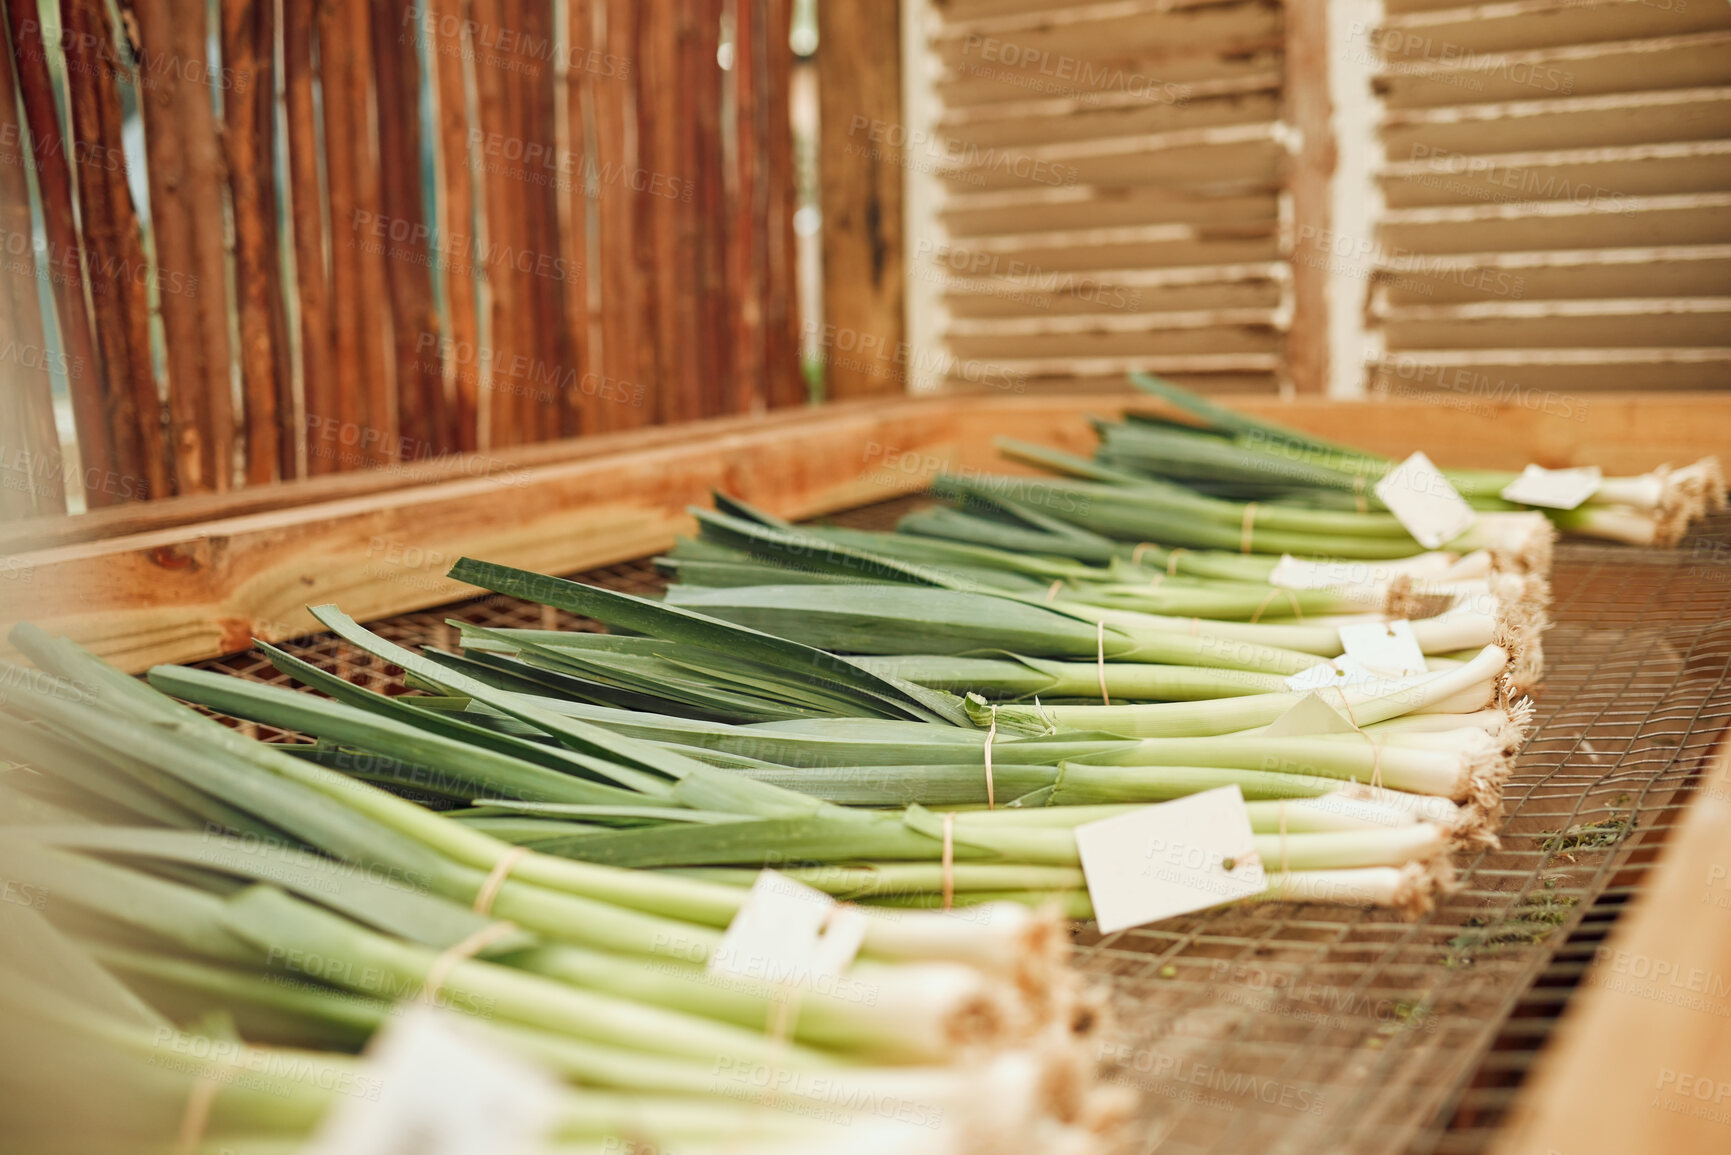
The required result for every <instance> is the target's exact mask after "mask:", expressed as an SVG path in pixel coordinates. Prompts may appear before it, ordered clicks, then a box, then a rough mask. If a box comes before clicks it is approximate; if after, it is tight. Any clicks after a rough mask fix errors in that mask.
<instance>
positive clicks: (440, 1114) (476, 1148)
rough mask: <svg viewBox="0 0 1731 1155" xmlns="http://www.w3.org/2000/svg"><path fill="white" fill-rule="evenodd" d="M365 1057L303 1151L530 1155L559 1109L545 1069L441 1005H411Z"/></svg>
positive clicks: (316, 1154) (324, 1154)
mask: <svg viewBox="0 0 1731 1155" xmlns="http://www.w3.org/2000/svg"><path fill="white" fill-rule="evenodd" d="M367 1057H368V1060H369V1061H368V1062H367V1063H366V1064H365V1065H363V1066H362V1067H361V1068H360V1069H359V1070H358V1071H356V1072H355V1075H354V1078H353V1081H352V1084H350V1085H349V1086H346V1087H345V1086H341V1085H339V1086H338V1087H337V1091H338V1095H337V1101H336V1106H335V1107H333V1108H332V1110H331V1112H330V1114H329V1115H327V1116H326V1117H325V1121H324V1123H323V1124H321V1125H320V1127H319V1131H318V1134H317V1135H316V1136H315V1137H314V1139H313V1142H312V1144H311V1146H309V1147H308V1148H307V1153H308V1155H530V1153H532V1152H539V1151H541V1150H543V1149H544V1147H545V1145H546V1142H547V1140H548V1138H549V1135H550V1132H551V1130H552V1127H553V1123H554V1120H555V1117H556V1116H557V1114H558V1112H559V1102H560V1099H561V1097H562V1095H563V1092H562V1091H561V1089H560V1087H559V1084H558V1082H557V1080H555V1079H554V1077H553V1076H552V1075H550V1074H549V1073H548V1072H546V1071H544V1070H542V1069H541V1068H540V1067H537V1066H534V1065H532V1064H530V1063H527V1062H525V1061H524V1060H522V1059H520V1058H518V1057H517V1056H516V1055H514V1054H512V1053H510V1052H509V1051H506V1050H504V1049H503V1048H502V1047H499V1046H497V1045H496V1044H495V1043H494V1042H493V1041H492V1040H491V1039H489V1038H487V1037H486V1036H485V1035H484V1034H483V1033H482V1032H481V1031H479V1030H477V1029H476V1028H475V1027H474V1026H473V1025H471V1024H469V1023H465V1022H463V1021H462V1020H461V1019H459V1018H458V1017H457V1016H456V1015H453V1014H451V1013H450V1012H447V1011H438V1010H434V1009H433V1008H432V1007H426V1006H416V1007H412V1008H410V1009H409V1010H407V1011H405V1012H404V1014H403V1015H402V1017H401V1018H399V1019H397V1020H395V1021H394V1022H391V1023H390V1024H388V1025H387V1026H386V1027H385V1028H384V1029H383V1030H382V1031H380V1032H379V1034H378V1036H377V1038H375V1039H374V1041H373V1042H372V1044H371V1045H370V1046H369V1047H368V1048H367Z"/></svg>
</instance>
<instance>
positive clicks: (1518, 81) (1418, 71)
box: [1376, 32, 1731, 108]
mask: <svg viewBox="0 0 1731 1155" xmlns="http://www.w3.org/2000/svg"><path fill="white" fill-rule="evenodd" d="M1727 49H1731V32H1695V33H1691V34H1689V35H1686V36H1663V37H1656V38H1651V39H1643V40H1619V41H1613V42H1610V43H1605V44H1571V45H1568V46H1566V47H1562V48H1541V49H1534V50H1531V51H1526V52H1493V53H1464V52H1456V53H1454V54H1452V55H1445V58H1444V59H1439V60H1426V61H1412V60H1402V61H1396V62H1392V63H1390V64H1389V65H1387V66H1386V67H1385V68H1384V69H1383V70H1382V71H1381V72H1380V73H1378V75H1377V80H1376V84H1377V88H1378V89H1379V90H1380V91H1381V92H1382V94H1383V96H1384V98H1385V99H1386V100H1387V101H1388V105H1389V107H1390V108H1429V107H1436V106H1439V105H1453V104H1461V103H1466V102H1478V101H1512V100H1532V99H1543V98H1545V97H1547V96H1591V95H1598V94H1602V93H1611V92H1632V91H1641V90H1643V89H1660V88H1702V87H1710V86H1718V85H1724V84H1728V83H1731V51H1727Z"/></svg>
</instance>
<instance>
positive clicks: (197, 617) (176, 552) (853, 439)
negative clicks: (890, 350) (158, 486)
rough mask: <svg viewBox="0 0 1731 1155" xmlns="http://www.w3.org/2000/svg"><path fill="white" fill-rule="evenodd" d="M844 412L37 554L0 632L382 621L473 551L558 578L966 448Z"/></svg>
mask: <svg viewBox="0 0 1731 1155" xmlns="http://www.w3.org/2000/svg"><path fill="white" fill-rule="evenodd" d="M838 408H839V409H840V411H839V412H830V413H825V414H824V415H823V416H822V417H821V418H817V419H813V418H811V417H810V416H808V415H805V414H801V415H800V416H801V417H805V418H806V422H805V424H804V427H803V428H802V429H801V430H800V433H799V435H798V436H797V437H788V436H786V435H785V431H781V432H776V433H767V432H764V431H762V430H760V429H758V428H757V427H755V426H753V427H747V428H745V429H742V430H740V431H739V432H737V433H734V434H732V435H720V436H711V437H702V436H699V435H697V434H699V433H700V431H701V427H699V429H698V430H693V431H691V432H692V433H693V434H694V435H693V436H690V437H687V438H684V439H682V440H681V441H680V442H679V443H677V444H674V445H669V446H666V447H663V448H659V449H652V450H648V451H644V452H639V453H635V454H630V455H624V456H611V455H610V456H606V457H598V458H592V459H589V460H585V461H579V462H576V463H572V464H566V465H559V466H550V467H548V468H546V469H543V470H537V471H534V472H531V473H529V474H527V475H522V479H523V481H524V484H523V485H522V486H521V487H518V486H516V485H515V484H508V485H504V486H502V485H501V484H500V482H499V481H497V480H491V479H475V480H469V481H461V482H456V483H453V484H449V485H440V486H435V487H431V488H428V487H417V488H415V489H409V490H401V491H397V492H395V493H390V494H384V495H373V496H369V497H364V498H357V499H351V500H348V501H341V502H332V503H325V504H321V505H317V506H310V507H301V508H297V509H293V510H287V511H283V512H280V513H270V514H260V515H254V516H250V517H240V518H231V519H228V520H225V521H220V522H213V523H203V524H201V525H199V526H195V527H189V528H184V529H173V530H168V531H163V532H160V533H154V534H142V535H137V536H134V537H130V538H124V539H119V540H117V541H109V542H101V543H91V544H89V545H82V546H71V547H67V548H64V549H61V550H57V551H52V552H49V553H44V554H33V555H26V557H25V558H24V559H22V560H21V561H20V563H19V564H20V565H21V566H24V567H27V568H26V569H25V570H24V571H23V572H28V573H30V574H31V575H32V578H31V580H30V581H29V582H26V583H21V584H22V591H21V592H22V597H21V598H12V597H9V598H8V599H7V603H6V606H5V609H4V611H3V613H4V614H5V616H6V618H7V619H8V620H7V621H6V622H4V623H0V625H5V626H9V625H10V624H11V620H15V619H23V620H35V621H38V622H39V623H41V624H43V625H44V626H45V627H46V628H49V629H52V630H55V631H57V632H65V633H67V634H68V635H70V636H75V637H77V638H79V639H80V640H82V641H84V642H87V643H89V644H91V645H92V646H93V648H95V649H96V650H98V652H100V653H103V654H104V655H105V656H108V657H110V658H112V659H114V660H116V661H118V662H120V663H121V664H123V665H124V666H126V667H127V668H129V669H139V668H142V667H144V666H146V665H148V664H150V663H151V662H155V661H164V660H168V661H177V660H187V659H191V658H194V657H198V656H201V655H204V654H209V653H216V652H223V651H232V650H236V649H241V648H244V647H245V646H246V645H247V644H248V642H249V639H250V638H251V637H252V636H255V635H257V636H262V637H271V638H281V637H288V636H295V635H298V634H301V633H304V632H306V631H308V630H310V629H312V628H314V626H313V623H312V620H311V618H310V617H309V616H308V615H307V614H306V613H305V611H304V609H303V607H304V606H305V605H308V604H319V603H322V602H327V601H335V602H337V603H338V604H341V605H342V606H343V607H344V608H345V609H346V610H348V611H349V612H351V613H354V614H356V615H357V616H359V617H362V618H373V617H378V616H382V615H385V614H391V613H397V612H400V611H402V610H404V609H406V608H408V607H409V606H411V605H419V606H425V605H434V604H438V603H440V602H443V601H449V600H451V599H453V598H456V597H461V596H463V595H464V594H465V593H467V592H468V591H467V590H466V588H465V587H463V586H460V585H458V584H456V583H453V582H449V581H446V580H445V579H444V576H443V575H444V571H445V570H446V569H448V568H449V566H450V564H451V563H452V562H454V561H455V560H456V558H457V557H459V556H461V555H463V554H472V555H475V556H481V557H488V558H491V559H493V560H497V561H502V562H510V563H513V564H517V565H523V566H528V567H532V568H537V569H545V570H551V571H555V572H570V571H573V570H579V569H583V568H587V567H591V566H596V565H604V564H609V563H612V562H617V561H622V560H625V559H627V558H632V557H641V556H644V555H645V554H649V553H653V552H655V551H657V550H660V549H664V548H666V547H668V546H670V545H671V544H672V543H673V538H674V534H675V533H676V532H682V531H686V530H688V529H689V528H690V519H689V517H688V516H687V515H686V513H685V507H686V506H687V505H688V504H691V503H694V502H703V501H705V500H707V497H708V493H709V492H710V490H712V489H713V488H716V487H721V488H725V489H728V490H730V491H732V492H736V493H738V494H740V495H741V496H743V497H745V498H746V499H748V500H751V501H754V502H761V503H763V504H764V505H765V506H766V507H767V508H770V509H772V510H774V511H775V512H778V513H782V514H787V515H791V516H808V515H812V514H816V513H819V512H823V511H826V510H830V509H835V508H839V507H843V506H847V505H851V504H859V503H862V502H870V501H874V500H879V499H883V498H888V497H893V496H896V495H897V494H899V493H903V492H908V491H910V490H912V489H916V488H918V487H919V486H921V485H923V484H924V477H923V476H922V475H921V474H920V473H918V472H916V471H906V472H904V471H903V470H901V469H898V468H886V467H885V463H884V460H883V459H884V457H885V455H886V453H889V452H891V451H893V452H894V454H895V457H894V459H893V460H895V461H896V462H900V460H901V459H902V457H903V456H904V455H907V454H912V455H913V456H912V458H911V462H912V463H914V464H918V463H923V462H925V461H927V460H937V459H941V458H945V457H949V456H953V455H955V454H956V453H957V452H958V447H957V445H956V442H955V439H954V438H953V436H952V435H951V433H950V429H951V424H950V419H949V413H950V410H949V409H948V408H946V407H945V406H944V405H932V406H920V407H915V408H911V409H910V408H905V407H904V408H900V409H897V410H895V411H893V412H890V413H884V412H882V411H881V409H879V408H877V407H846V408H843V407H838ZM504 509H509V510H510V513H511V516H509V517H505V516H501V515H500V514H501V511H502V510H504ZM68 582H71V583H75V586H74V585H68V584H67V583H68ZM97 610H99V612H95V613H92V612H90V611H97ZM0 653H6V651H5V650H4V648H3V647H0ZM6 656H8V657H11V656H13V655H11V654H10V653H6Z"/></svg>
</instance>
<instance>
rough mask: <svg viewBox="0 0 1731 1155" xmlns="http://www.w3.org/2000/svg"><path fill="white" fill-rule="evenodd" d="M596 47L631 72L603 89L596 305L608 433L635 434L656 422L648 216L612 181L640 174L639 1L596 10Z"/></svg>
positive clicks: (598, 126)
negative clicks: (644, 254)
mask: <svg viewBox="0 0 1731 1155" xmlns="http://www.w3.org/2000/svg"><path fill="white" fill-rule="evenodd" d="M593 20H594V28H595V30H596V31H595V43H596V45H597V47H598V48H599V49H600V50H602V51H604V52H605V54H606V56H607V57H608V58H609V59H617V60H621V61H630V64H629V65H628V67H627V71H626V72H625V73H620V72H618V71H615V72H613V73H611V74H609V75H606V76H603V77H601V78H600V79H598V80H597V82H596V84H595V90H594V91H595V141H594V147H595V153H594V155H595V176H594V180H595V187H594V191H593V194H592V195H593V196H594V197H595V212H596V234H595V235H596V243H597V245H599V252H598V253H597V254H596V260H597V261H598V262H599V264H600V277H599V278H598V281H597V286H596V287H597V294H598V295H597V297H596V300H595V307H596V309H597V310H598V311H599V312H600V315H601V353H600V357H599V362H598V364H597V365H596V371H597V372H599V373H600V375H601V382H600V386H599V387H600V388H604V389H605V390H606V394H607V398H608V403H607V404H606V405H605V406H603V407H602V411H601V414H600V418H601V424H600V428H601V429H603V430H611V429H630V428H633V427H635V426H638V425H642V424H644V423H645V422H646V421H648V420H649V418H650V413H651V410H650V409H649V407H648V403H647V391H648V389H649V388H650V386H651V377H652V374H651V367H652V366H653V365H654V361H653V360H650V361H649V362H648V363H647V364H646V363H645V362H644V360H643V357H644V355H645V354H646V353H651V352H652V350H651V347H650V344H649V342H650V338H649V335H648V332H647V328H646V325H645V320H646V318H647V316H648V313H647V306H648V303H649V295H648V294H649V292H650V283H649V282H648V281H647V280H646V279H645V277H644V270H643V269H642V267H641V266H639V264H638V263H637V246H638V243H639V241H638V233H639V229H640V227H641V226H640V223H639V220H638V217H639V215H640V214H641V212H642V211H643V206H642V203H641V202H640V200H639V199H638V198H637V197H635V196H632V195H631V193H630V189H629V187H628V186H621V185H619V184H615V183H610V182H609V181H608V179H607V176H608V174H611V173H615V172H625V173H630V172H633V171H635V170H636V169H637V167H638V161H637V158H638V156H639V152H638V149H639V148H640V142H639V141H638V139H637V132H636V127H637V126H636V124H635V122H634V120H633V119H632V118H633V113H632V100H633V96H634V93H633V85H634V83H635V78H636V74H637V73H638V72H639V71H640V70H641V62H640V61H638V60H636V59H635V53H636V41H637V20H638V10H637V5H636V4H635V3H634V0H602V2H601V3H598V4H597V5H596V6H595V10H594V14H593Z"/></svg>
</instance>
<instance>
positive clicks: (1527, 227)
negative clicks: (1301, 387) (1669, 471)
mask: <svg viewBox="0 0 1731 1155" xmlns="http://www.w3.org/2000/svg"><path fill="white" fill-rule="evenodd" d="M1387 11H1388V15H1387V18H1386V20H1385V23H1384V25H1383V27H1382V28H1381V29H1379V30H1376V31H1375V32H1372V33H1370V34H1368V36H1367V39H1368V41H1369V42H1370V43H1372V44H1374V46H1375V48H1376V50H1377V51H1378V52H1379V53H1380V55H1381V57H1382V64H1381V65H1380V71H1379V73H1378V76H1377V81H1376V84H1377V88H1378V90H1379V91H1380V92H1381V93H1382V94H1383V96H1384V97H1385V102H1386V103H1385V112H1384V116H1383V122H1382V136H1383V144H1384V148H1385V156H1386V159H1385V162H1384V164H1383V166H1382V168H1381V171H1380V172H1379V173H1378V179H1377V183H1378V186H1379V188H1380V191H1381V194H1382V197H1383V199H1384V200H1385V202H1386V205H1387V208H1386V209H1385V210H1383V212H1382V215H1381V218H1380V222H1379V231H1378V239H1379V247H1378V250H1377V253H1376V255H1375V263H1376V266H1377V267H1376V271H1375V274H1374V277H1373V282H1372V286H1371V293H1370V300H1369V309H1368V311H1367V315H1368V324H1369V325H1370V326H1371V328H1372V329H1373V330H1374V332H1375V335H1376V336H1377V337H1378V338H1379V339H1380V343H1381V346H1382V348H1383V352H1382V354H1381V355H1380V356H1374V357H1372V358H1371V360H1370V363H1369V364H1368V366H1367V372H1366V376H1367V379H1368V381H1369V384H1370V386H1371V387H1372V388H1373V389H1380V390H1388V391H1393V392H1396V393H1400V392H1405V391H1410V390H1419V389H1425V388H1430V389H1437V388H1440V389H1446V390H1449V391H1451V392H1455V393H1465V394H1469V395H1473V396H1486V397H1488V396H1490V395H1491V394H1494V393H1496V392H1497V391H1499V390H1501V391H1502V392H1503V393H1504V394H1505V395H1508V394H1518V393H1521V392H1522V391H1532V390H1551V391H1561V392H1564V393H1567V392H1570V391H1576V390H1588V389H1596V388H1625V389H1626V388H1650V389H1667V388H1673V389H1690V388H1711V387H1724V386H1728V385H1731V5H1724V4H1704V3H1696V2H1693V0H1691V2H1689V3H1686V4H1683V3H1669V4H1660V3H1654V2H1653V0H1645V2H1643V0H1515V2H1512V3H1502V4H1480V5H1472V6H1466V5H1459V4H1451V3H1438V2H1436V0H1388V3H1387Z"/></svg>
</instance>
